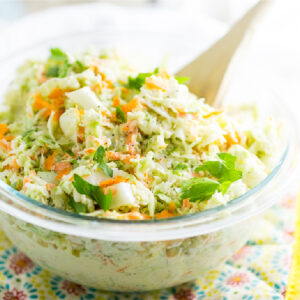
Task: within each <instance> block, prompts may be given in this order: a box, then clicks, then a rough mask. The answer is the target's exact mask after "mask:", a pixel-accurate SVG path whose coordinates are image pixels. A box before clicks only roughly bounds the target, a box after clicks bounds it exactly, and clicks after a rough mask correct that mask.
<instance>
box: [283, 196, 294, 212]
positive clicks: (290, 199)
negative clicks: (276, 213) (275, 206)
mask: <svg viewBox="0 0 300 300" xmlns="http://www.w3.org/2000/svg"><path fill="white" fill-rule="evenodd" d="M296 203H297V196H296V195H287V196H286V197H285V198H284V199H283V201H282V203H281V204H282V206H283V207H285V208H290V209H291V208H295V207H296Z"/></svg>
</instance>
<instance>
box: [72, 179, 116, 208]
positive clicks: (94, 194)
mask: <svg viewBox="0 0 300 300" xmlns="http://www.w3.org/2000/svg"><path fill="white" fill-rule="evenodd" d="M72 184H73V186H74V187H75V189H76V191H77V192H78V193H79V194H81V195H86V196H88V197H90V198H91V199H92V200H94V201H95V202H96V203H98V205H99V206H100V207H101V208H102V209H103V210H108V209H109V207H110V203H111V198H112V192H111V190H109V193H108V194H107V195H105V194H104V193H103V192H102V190H101V189H100V187H99V186H97V185H93V184H90V183H89V182H87V181H85V180H84V179H83V178H82V177H80V176H79V175H77V174H74V181H73V182H72Z"/></svg>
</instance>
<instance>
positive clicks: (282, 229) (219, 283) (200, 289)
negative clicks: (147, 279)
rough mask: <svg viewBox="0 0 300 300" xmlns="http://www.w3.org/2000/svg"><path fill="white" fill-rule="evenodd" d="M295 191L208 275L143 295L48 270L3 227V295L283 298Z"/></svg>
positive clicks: (135, 299)
mask: <svg viewBox="0 0 300 300" xmlns="http://www.w3.org/2000/svg"><path fill="white" fill-rule="evenodd" d="M295 209H296V196H294V195H291V194H290V195H287V196H286V197H284V199H282V201H281V202H280V203H279V204H278V205H276V206H275V207H273V208H272V209H270V210H269V211H268V212H267V213H266V214H265V216H264V219H262V221H261V224H260V226H259V227H258V228H260V230H258V231H256V232H255V233H254V234H253V235H252V237H251V239H250V240H249V241H248V243H247V245H245V246H244V247H243V248H241V249H240V250H239V251H238V252H237V253H236V254H235V255H234V256H233V257H232V258H231V259H230V260H229V261H227V262H226V263H225V264H223V265H222V266H220V267H219V268H218V269H216V270H213V271H210V272H209V273H208V274H207V275H206V276H205V277H203V278H200V279H199V280H197V281H195V282H191V283H187V284H184V285H181V286H178V287H174V288H171V289H166V290H160V291H154V292H151V293H145V294H138V293H136V294H120V293H110V292H101V291H97V290H96V289H94V288H90V287H85V286H81V285H78V284H75V283H72V282H70V281H68V280H65V279H63V278H61V277H59V276H55V275H52V274H50V273H49V272H48V271H46V270H43V269H41V268H40V267H39V266H38V265H36V264H34V263H33V262H32V261H31V260H30V259H29V258H28V257H27V256H25V255H24V254H23V253H22V252H20V251H19V250H17V249H16V248H15V247H14V246H13V245H12V244H11V243H10V241H9V240H8V239H7V238H6V237H5V235H4V234H3V232H1V231H0V298H1V299H3V300H29V299H41V300H43V299H65V300H77V299H78V300H86V299H87V300H88V299H91V300H92V299H95V300H196V299H208V300H219V299H222V300H229V299H230V300H252V299H253V300H254V299H262V300H263V299H270V300H272V299H274V300H275V299H276V300H281V299H284V296H285V292H286V286H287V279H288V273H289V270H290V265H291V257H292V243H293V235H294V223H295V213H294V212H295Z"/></svg>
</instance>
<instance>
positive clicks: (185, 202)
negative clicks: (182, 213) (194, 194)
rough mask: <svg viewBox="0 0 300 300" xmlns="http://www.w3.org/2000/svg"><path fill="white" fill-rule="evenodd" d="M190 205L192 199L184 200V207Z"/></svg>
mask: <svg viewBox="0 0 300 300" xmlns="http://www.w3.org/2000/svg"><path fill="white" fill-rule="evenodd" d="M189 207H190V199H184V200H183V201H182V208H189Z"/></svg>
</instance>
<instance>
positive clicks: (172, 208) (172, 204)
mask: <svg viewBox="0 0 300 300" xmlns="http://www.w3.org/2000/svg"><path fill="white" fill-rule="evenodd" d="M175 209H176V206H175V203H174V201H173V200H171V202H170V204H169V212H170V213H171V214H174V212H175Z"/></svg>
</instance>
